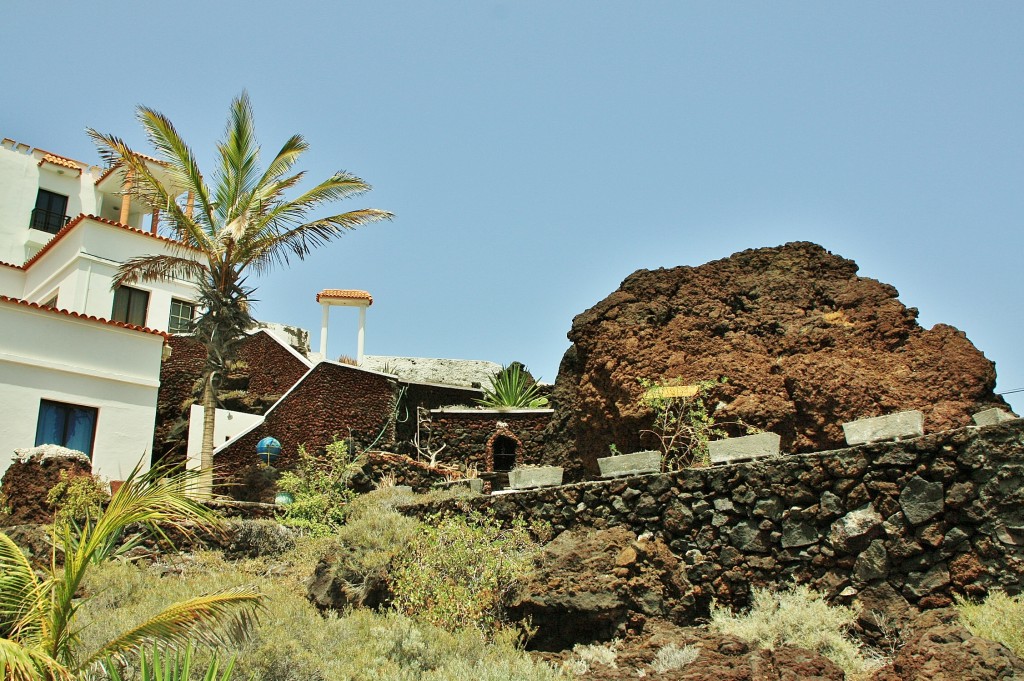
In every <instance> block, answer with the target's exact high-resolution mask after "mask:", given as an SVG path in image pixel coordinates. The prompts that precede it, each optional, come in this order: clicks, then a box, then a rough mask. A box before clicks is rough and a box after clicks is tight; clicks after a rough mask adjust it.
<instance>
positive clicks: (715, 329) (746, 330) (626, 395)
mask: <svg viewBox="0 0 1024 681" xmlns="http://www.w3.org/2000/svg"><path fill="white" fill-rule="evenodd" d="M897 295H898V294H897V291H896V289H895V288H893V287H892V286H889V285H888V284H883V283H881V282H878V281H875V280H873V279H868V278H865V277H859V276H857V265H856V263H854V262H853V261H851V260H847V259H845V258H842V257H839V256H837V255H833V254H831V253H829V252H828V251H826V250H825V249H824V248H822V247H821V246H818V245H816V244H812V243H806V242H799V243H790V244H786V245H785V246H780V247H776V248H760V249H756V250H748V251H743V252H741V253H736V254H734V255H732V256H731V257H729V258H725V259H723V260H718V261H715V262H710V263H707V264H705V265H701V266H699V267H675V268H671V269H659V270H653V271H650V270H639V271H637V272H635V273H633V274H632V275H630V276H629V277H627V278H626V280H625V281H623V282H622V285H621V286H620V287H619V289H618V290H617V291H615V292H614V293H612V294H611V295H610V296H608V297H607V298H605V299H604V300H602V301H601V302H599V303H597V304H596V305H595V306H594V307H592V308H590V309H589V310H587V311H585V312H583V313H581V314H579V315H577V316H576V318H575V319H574V320H573V323H572V329H571V330H570V332H569V334H568V335H569V340H570V341H571V342H572V346H571V347H570V348H569V350H568V351H567V352H566V354H565V356H564V358H563V360H562V364H561V366H560V368H559V372H558V378H557V380H556V382H555V390H554V393H553V394H552V404H553V405H554V406H555V408H556V414H555V416H554V418H553V419H552V424H551V427H550V428H549V430H548V437H547V443H548V454H547V456H546V458H547V459H548V462H549V463H557V464H558V465H562V466H565V467H566V468H567V474H568V475H570V476H575V479H582V478H583V477H585V472H586V473H591V474H596V472H597V470H596V465H595V459H596V457H600V456H606V455H607V452H608V446H609V445H611V444H615V445H616V446H617V447H618V448H619V449H620V450H621V451H624V452H628V451H638V450H641V449H649V448H651V445H652V444H653V443H652V442H650V441H642V439H641V431H642V430H644V429H645V428H649V427H650V423H651V420H652V415H651V412H650V409H649V408H648V407H647V406H645V405H644V404H643V403H642V402H641V400H640V396H641V393H642V390H643V388H642V387H641V385H640V383H639V380H638V379H648V380H652V381H660V382H664V381H678V382H680V383H684V384H686V383H696V382H698V381H703V380H712V379H718V378H720V377H726V378H727V379H728V382H727V383H725V384H724V385H720V386H718V387H717V388H716V389H715V391H714V394H713V396H712V399H711V400H710V404H711V405H716V404H719V403H721V404H720V408H719V409H718V410H717V411H716V413H715V416H716V418H717V419H718V420H719V421H735V420H740V419H741V420H743V421H744V422H746V423H749V424H752V425H754V426H757V427H759V428H761V429H763V430H770V431H772V432H775V433H778V434H779V435H780V436H781V437H782V449H783V451H786V452H811V451H821V450H825V449H832V448H836V447H842V446H844V445H845V441H844V439H843V433H842V429H841V424H842V423H843V422H845V421H852V420H854V419H858V418H865V417H870V416H881V415H884V414H888V413H892V412H896V411H903V410H909V409H918V410H920V411H922V412H923V413H924V418H925V428H926V431H927V432H935V431H941V430H947V429H949V428H957V427H961V426H966V425H969V424H970V422H971V421H970V415H971V414H973V413H975V412H977V411H980V410H981V409H984V408H986V407H990V406H1002V407H1005V404H1004V402H1003V400H1002V398H1000V397H998V396H997V395H995V394H994V393H993V388H994V386H995V376H996V375H995V368H994V366H993V364H992V362H990V361H989V360H987V359H986V358H985V356H984V355H983V354H982V353H981V352H980V351H978V349H977V348H975V347H974V346H973V345H972V344H971V342H970V341H969V340H968V339H967V338H966V336H965V335H964V334H963V332H961V331H958V330H957V329H955V328H953V327H951V326H946V325H944V324H937V325H935V326H934V327H933V328H931V329H923V328H921V326H920V325H919V324H918V323H917V310H916V309H914V308H907V307H905V306H904V305H903V304H902V303H901V302H900V301H899V300H898V299H897ZM734 434H739V433H734ZM581 468H582V469H585V470H580V469H581Z"/></svg>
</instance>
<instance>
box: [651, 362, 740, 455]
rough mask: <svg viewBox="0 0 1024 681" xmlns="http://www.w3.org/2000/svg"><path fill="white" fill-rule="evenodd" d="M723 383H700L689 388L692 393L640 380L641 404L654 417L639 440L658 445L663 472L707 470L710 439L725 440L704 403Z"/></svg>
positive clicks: (679, 386) (720, 380)
mask: <svg viewBox="0 0 1024 681" xmlns="http://www.w3.org/2000/svg"><path fill="white" fill-rule="evenodd" d="M724 382H725V379H724V378H723V379H719V380H717V381H701V382H699V383H697V384H695V385H693V386H689V387H691V388H692V391H687V390H680V389H679V388H685V387H687V386H682V385H679V384H678V383H672V384H670V383H656V382H654V381H650V380H647V379H640V385H641V387H643V389H644V392H643V393H642V394H641V396H640V400H641V402H643V404H644V405H646V406H647V407H648V408H649V409H650V410H651V412H652V413H653V415H654V420H653V423H652V425H651V427H650V428H647V429H644V430H641V431H640V437H641V439H643V438H644V436H647V437H648V438H650V439H653V440H655V441H656V442H657V443H658V448H659V449H661V452H662V454H663V456H664V459H663V462H664V463H663V465H664V467H665V470H670V471H672V470H679V469H682V468H687V467H690V466H707V465H708V464H709V463H710V459H709V454H708V442H709V441H710V440H711V439H712V438H713V437H725V436H726V432H725V431H724V430H722V429H721V428H720V427H718V426H717V425H716V423H715V417H714V415H713V414H712V413H711V411H709V410H708V407H707V404H706V400H707V399H708V397H709V393H710V391H711V390H712V389H713V388H714V387H715V386H717V385H719V384H721V383H724ZM673 388H676V390H673ZM686 393H691V394H686Z"/></svg>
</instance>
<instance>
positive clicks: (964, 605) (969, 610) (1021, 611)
mask: <svg viewBox="0 0 1024 681" xmlns="http://www.w3.org/2000/svg"><path fill="white" fill-rule="evenodd" d="M956 609H957V612H958V613H959V614H960V621H961V622H963V623H964V626H965V627H967V629H968V630H969V631H970V632H971V633H972V634H974V635H975V636H981V637H982V638H987V639H989V640H991V641H999V642H1000V643H1002V644H1003V645H1004V646H1006V647H1007V648H1009V649H1010V650H1012V651H1013V652H1015V653H1016V654H1017V655H1018V656H1021V657H1024V595H1022V594H1017V595H1016V596H1007V595H1006V592H1005V591H998V590H997V591H993V592H991V593H990V594H989V595H988V598H986V599H985V600H984V601H982V602H980V603H979V602H975V601H970V600H967V599H964V598H960V597H957V600H956Z"/></svg>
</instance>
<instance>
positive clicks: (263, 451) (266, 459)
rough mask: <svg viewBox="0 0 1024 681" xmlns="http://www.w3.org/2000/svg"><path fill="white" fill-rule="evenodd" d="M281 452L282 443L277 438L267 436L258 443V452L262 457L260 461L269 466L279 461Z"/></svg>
mask: <svg viewBox="0 0 1024 681" xmlns="http://www.w3.org/2000/svg"><path fill="white" fill-rule="evenodd" d="M280 453H281V443H280V442H278V441H277V439H276V438H272V437H265V438H263V439H262V440H260V441H259V442H257V443H256V454H257V455H258V456H259V457H260V461H262V462H263V463H265V464H267V465H268V466H269V465H270V464H272V463H274V462H275V461H277V457H278V455H279V454H280Z"/></svg>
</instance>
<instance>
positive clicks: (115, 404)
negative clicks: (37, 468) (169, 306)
mask: <svg viewBox="0 0 1024 681" xmlns="http://www.w3.org/2000/svg"><path fill="white" fill-rule="evenodd" d="M162 350H163V337H161V336H158V335H155V334H150V333H143V332H140V331H129V330H127V329H123V328H118V327H115V326H112V325H109V324H103V323H101V322H95V321H87V320H82V319H76V318H74V317H71V316H68V315H65V314H61V313H56V312H51V311H45V310H38V309H33V308H29V307H26V306H24V305H19V304H16V303H7V302H0V414H2V418H0V475H2V473H3V471H5V470H6V469H7V466H8V465H10V461H11V456H12V454H13V451H14V450H15V449H18V448H22V447H31V446H33V445H34V444H35V433H36V423H37V420H38V415H39V403H40V400H41V399H48V400H54V401H57V402H64V403H68V404H75V405H81V406H87V407H94V408H96V409H98V420H97V424H96V437H95V441H94V445H93V471H94V472H95V473H97V474H99V475H102V476H104V477H106V478H108V479H114V480H123V479H124V478H125V476H127V474H128V472H129V471H130V470H131V469H132V467H133V466H135V464H136V463H138V462H139V461H140V460H141V461H142V463H143V466H144V468H148V467H149V457H150V449H151V447H152V441H153V426H154V423H155V421H156V401H157V389H158V387H159V383H160V381H159V377H160V359H161V353H162Z"/></svg>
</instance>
